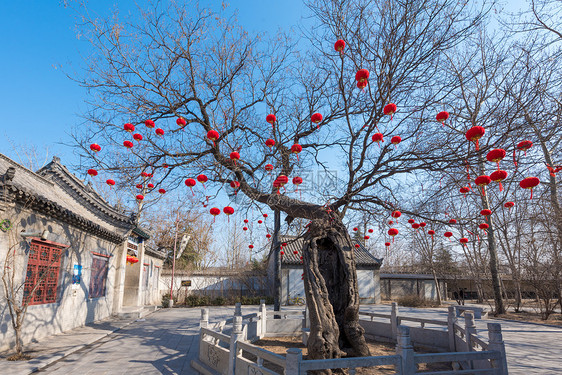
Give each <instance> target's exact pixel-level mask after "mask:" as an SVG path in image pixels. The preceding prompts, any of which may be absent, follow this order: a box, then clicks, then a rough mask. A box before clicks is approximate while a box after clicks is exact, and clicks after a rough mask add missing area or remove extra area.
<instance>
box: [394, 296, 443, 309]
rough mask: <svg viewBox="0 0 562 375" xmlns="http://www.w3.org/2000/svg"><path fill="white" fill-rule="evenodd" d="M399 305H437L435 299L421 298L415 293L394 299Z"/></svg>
mask: <svg viewBox="0 0 562 375" xmlns="http://www.w3.org/2000/svg"><path fill="white" fill-rule="evenodd" d="M396 302H398V304H399V305H400V306H405V307H439V304H438V303H437V301H434V300H431V299H425V298H421V297H419V296H417V295H415V294H409V295H406V296H403V297H400V298H398V299H397V300H396Z"/></svg>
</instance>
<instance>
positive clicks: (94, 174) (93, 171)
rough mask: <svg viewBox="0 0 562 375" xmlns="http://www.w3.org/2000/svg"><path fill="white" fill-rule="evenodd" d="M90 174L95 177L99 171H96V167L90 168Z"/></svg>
mask: <svg viewBox="0 0 562 375" xmlns="http://www.w3.org/2000/svg"><path fill="white" fill-rule="evenodd" d="M88 174H89V175H90V176H91V177H95V176H97V175H98V171H96V170H95V169H88Z"/></svg>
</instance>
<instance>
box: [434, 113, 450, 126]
mask: <svg viewBox="0 0 562 375" xmlns="http://www.w3.org/2000/svg"><path fill="white" fill-rule="evenodd" d="M448 118H449V112H447V111H443V112H439V113H438V114H437V116H435V119H436V120H437V122H440V123H441V124H443V126H445V121H447V119H448Z"/></svg>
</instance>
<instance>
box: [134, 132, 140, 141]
mask: <svg viewBox="0 0 562 375" xmlns="http://www.w3.org/2000/svg"><path fill="white" fill-rule="evenodd" d="M133 139H134V140H135V141H137V142H140V141H142V134H139V133H135V134H133Z"/></svg>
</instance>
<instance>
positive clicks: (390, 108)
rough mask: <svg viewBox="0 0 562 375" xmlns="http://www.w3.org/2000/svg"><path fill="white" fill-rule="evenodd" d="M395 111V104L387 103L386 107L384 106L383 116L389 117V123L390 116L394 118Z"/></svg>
mask: <svg viewBox="0 0 562 375" xmlns="http://www.w3.org/2000/svg"><path fill="white" fill-rule="evenodd" d="M397 109H398V107H396V104H394V103H388V104H387V105H385V106H384V108H383V110H382V111H383V113H384V114H385V115H387V116H390V121H392V116H394V114H395V113H396V110H397Z"/></svg>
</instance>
